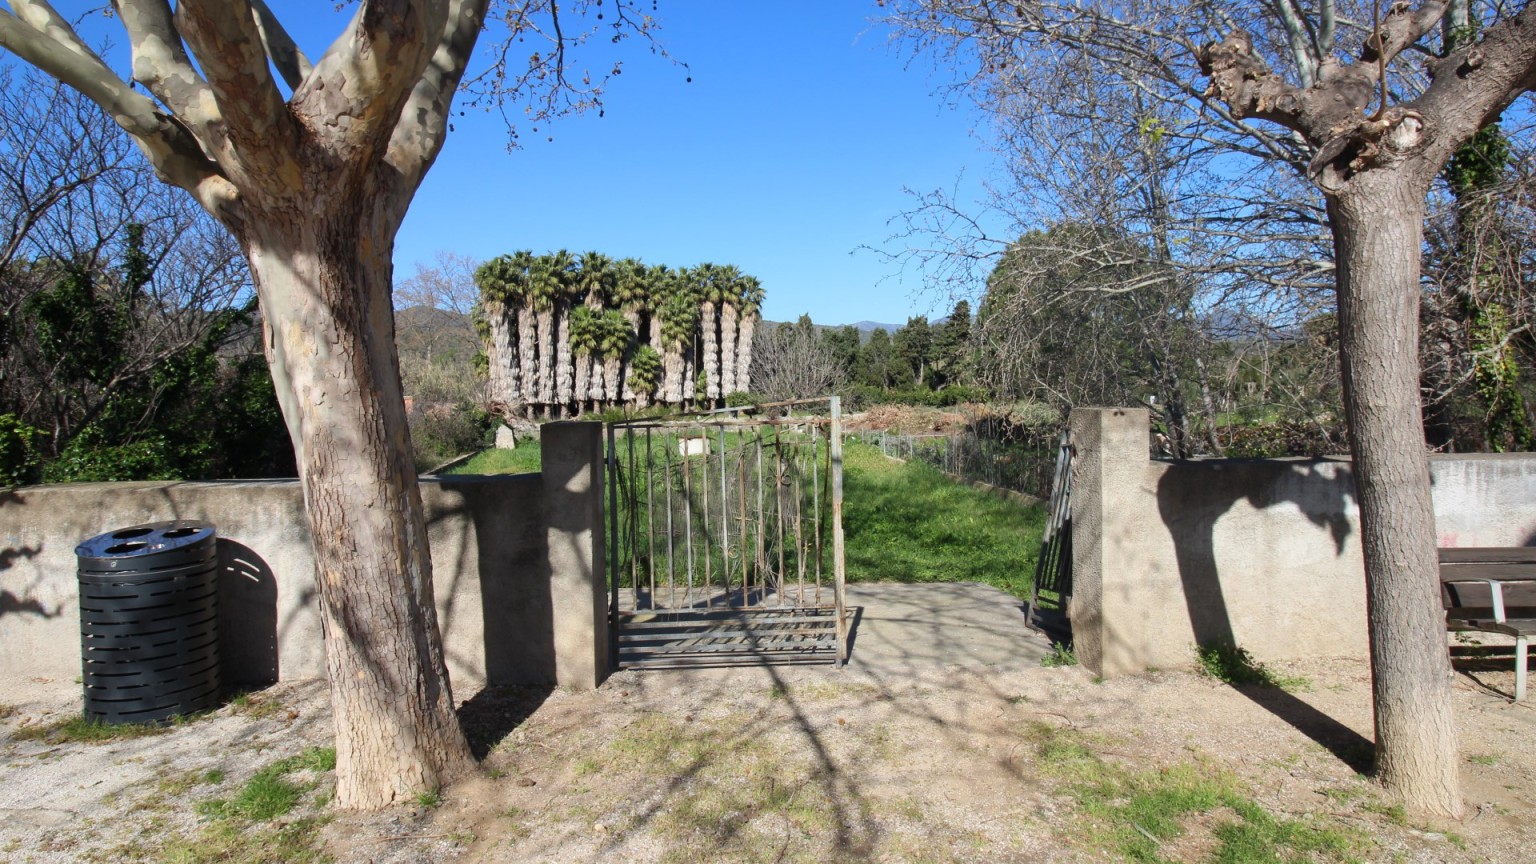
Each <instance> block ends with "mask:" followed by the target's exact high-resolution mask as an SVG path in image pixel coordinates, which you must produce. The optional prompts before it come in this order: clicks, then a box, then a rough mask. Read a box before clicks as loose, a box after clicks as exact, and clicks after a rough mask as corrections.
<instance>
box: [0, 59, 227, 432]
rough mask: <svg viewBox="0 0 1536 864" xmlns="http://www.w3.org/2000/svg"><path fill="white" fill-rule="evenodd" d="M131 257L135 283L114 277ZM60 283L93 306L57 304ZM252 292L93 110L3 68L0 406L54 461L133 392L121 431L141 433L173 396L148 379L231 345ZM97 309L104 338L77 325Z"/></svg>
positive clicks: (69, 301)
mask: <svg viewBox="0 0 1536 864" xmlns="http://www.w3.org/2000/svg"><path fill="white" fill-rule="evenodd" d="M127 255H132V256H138V258H137V261H138V264H137V270H138V272H137V274H136V275H132V274H125V273H123V272H122V270H121V267H120V262H121V261H122V260H123V258H124V257H125V256H127ZM129 281H132V282H133V283H134V284H127V283H128V282H129ZM66 282H67V283H71V284H72V285H73V290H76V291H83V292H84V294H82V295H81V298H84V299H89V300H90V301H91V302H90V303H89V304H85V305H82V304H81V303H80V302H78V300H79V299H81V298H76V297H74V296H66V293H65V283H66ZM250 295H251V284H250V277H249V275H248V273H247V270H246V267H245V261H244V258H243V257H242V256H241V255H240V252H239V249H238V248H237V247H236V246H235V244H234V242H233V241H232V240H231V238H230V237H229V235H228V233H227V232H225V231H223V230H222V229H220V228H219V227H218V226H217V225H214V224H213V223H212V221H211V220H210V219H208V217H207V216H206V215H204V214H203V213H202V211H201V210H200V209H198V208H197V206H196V205H195V204H193V203H192V202H191V201H189V200H187V199H186V196H184V195H180V194H178V193H176V192H174V191H173V190H170V189H167V188H165V187H164V186H163V185H161V184H159V183H157V182H155V180H154V178H153V177H152V176H151V171H150V168H149V166H148V165H147V164H146V163H145V162H144V160H143V159H142V157H140V156H139V154H138V153H137V152H135V151H134V149H133V146H132V144H131V142H130V141H129V139H128V138H127V136H125V135H123V133H122V132H121V131H120V130H119V129H117V127H116V126H114V125H113V124H112V123H111V121H110V120H108V119H107V118H106V117H104V116H102V114H101V112H100V111H99V110H98V109H97V108H96V107H95V106H94V105H92V104H90V102H89V101H88V100H86V99H85V98H84V97H82V96H80V95H79V94H78V93H76V92H75V91H73V90H71V89H69V88H67V87H65V86H64V85H62V84H60V83H58V82H57V81H54V80H53V79H50V78H48V77H47V76H45V75H42V74H41V73H38V72H35V71H26V70H18V69H11V68H4V69H0V308H3V318H0V411H5V412H10V413H15V414H16V415H18V416H19V417H20V418H21V419H22V420H24V421H26V422H28V423H30V424H32V425H34V426H36V427H38V428H40V429H43V430H44V431H45V432H46V433H47V436H48V437H47V441H46V443H45V444H44V447H45V448H46V449H47V451H48V452H49V455H51V456H53V457H57V456H58V455H59V454H60V452H61V451H63V450H64V449H65V448H66V447H68V446H69V444H70V443H71V441H73V440H74V439H75V437H76V436H77V435H78V434H79V433H80V432H81V430H82V429H84V428H86V427H87V426H89V425H90V424H91V423H92V422H94V421H95V420H96V419H97V418H98V416H99V415H100V413H101V412H102V411H104V410H106V409H107V407H108V406H109V405H110V404H112V403H113V400H114V398H115V397H117V396H118V395H119V394H121V393H123V392H124V391H126V390H129V389H133V390H134V391H135V392H136V394H138V395H139V396H140V397H143V398H144V404H143V405H142V407H141V408H140V411H141V414H140V416H138V417H137V418H136V420H135V418H124V419H125V422H126V423H127V424H128V427H129V428H127V429H126V432H127V433H128V434H134V433H135V431H143V429H144V428H145V427H146V426H147V424H149V423H150V422H151V420H152V418H153V415H154V412H155V408H156V406H157V405H158V404H160V402H161V401H162V400H163V399H164V398H165V397H166V396H168V395H174V394H168V393H166V392H165V391H166V388H167V387H168V386H169V385H168V384H167V383H166V382H165V381H163V380H161V376H157V375H156V374H155V372H156V370H159V369H161V368H163V365H164V364H165V363H166V362H167V361H168V360H171V359H172V358H177V357H181V356H183V355H185V354H187V352H189V351H192V350H194V349H200V348H204V347H212V348H219V347H220V346H222V345H225V344H227V342H228V340H230V339H233V338H236V337H238V336H239V335H240V331H239V330H237V329H229V328H228V327H227V325H228V318H227V313H228V312H229V311H230V310H231V309H232V308H236V307H238V306H240V305H241V304H243V303H244V302H246V300H248V299H249V297H250ZM87 306H89V308H86V307H87ZM45 307H46V308H47V309H48V310H49V314H47V315H43V314H42V313H43V310H44V308H45ZM98 314H100V315H103V316H110V317H113V318H115V319H119V320H116V321H115V322H114V323H113V324H112V326H111V327H110V328H109V329H110V330H111V333H112V335H111V336H109V335H108V334H107V333H106V332H104V331H103V330H102V329H101V328H92V327H91V326H90V322H88V321H86V320H85V319H86V318H87V317H89V316H94V315H98ZM45 319H47V320H45ZM54 319H57V320H54ZM66 329H67V330H70V332H68V333H66V332H63V331H64V330H66ZM76 331H78V332H76ZM87 331H90V332H87ZM210 340H212V342H213V343H215V344H213V345H210V344H209V343H210ZM86 363H97V364H98V365H96V366H95V367H94V368H90V369H85V368H83V366H82V364H86Z"/></svg>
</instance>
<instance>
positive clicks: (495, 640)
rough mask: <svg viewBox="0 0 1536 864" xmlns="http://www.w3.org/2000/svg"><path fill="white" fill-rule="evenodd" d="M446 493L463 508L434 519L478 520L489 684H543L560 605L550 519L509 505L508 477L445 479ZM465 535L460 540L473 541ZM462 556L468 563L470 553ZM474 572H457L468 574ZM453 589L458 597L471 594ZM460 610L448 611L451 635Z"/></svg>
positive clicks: (533, 497)
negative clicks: (553, 580)
mask: <svg viewBox="0 0 1536 864" xmlns="http://www.w3.org/2000/svg"><path fill="white" fill-rule="evenodd" d="M440 482H441V485H442V487H443V489H444V490H445V491H452V492H453V493H454V494H456V495H459V496H462V501H463V505H462V510H461V509H458V508H455V509H450V510H445V511H442V512H438V513H434V514H433V517H432V521H434V522H436V521H439V520H443V519H448V518H457V519H466V520H467V521H469V522H470V523H471V524H473V525H474V535H475V539H474V543H475V558H476V573H475V575H476V577H477V578H478V579H479V582H480V586H479V587H480V590H479V592H478V593H479V595H480V614H481V619H482V627H483V629H484V640H485V641H484V648H485V681H486V686H488V687H509V686H516V687H542V686H544V685H548V684H552V683H553V682H554V681H555V628H554V607H553V605H552V603H551V599H550V594H549V562H548V556H547V555H546V554H545V545H546V541H545V536H544V525H543V520H542V518H540V516H539V514H537V513H532V514H530V513H528V512H527V511H526V510H523V509H520V508H515V507H509V506H507V505H508V503H509V501H508V496H507V492H506V483H507V481H506V480H505V479H504V478H480V477H463V478H459V477H455V478H452V479H449V478H443V479H442V480H441V481H440ZM528 482H529V483H530V486H529V492H530V494H529V495H527V496H526V497H525V498H524V499H523V500H525V501H527V502H528V506H529V507H537V504H536V503H535V502H536V501H537V493H538V487H537V479H536V478H535V477H533V476H531V475H530V478H529V480H528ZM467 534H468V532H465V537H464V539H463V541H461V542H465V543H467V542H469V540H468V537H467ZM459 560H460V561H462V560H464V557H463V553H462V550H461V554H460V557H459ZM467 575H468V574H467V573H465V572H463V570H462V569H461V570H460V572H458V573H456V574H455V575H454V577H453V578H454V579H455V580H460V579H464V578H466V577H467ZM465 593H466V592H462V591H460V586H459V585H457V584H455V585H453V586H452V591H451V592H450V595H451V596H452V597H455V598H457V597H461V596H464V595H465ZM453 613H454V610H453V608H452V606H451V605H450V606H449V608H447V609H445V610H444V614H443V620H442V621H441V622H440V623H441V626H442V627H443V628H444V631H445V634H446V631H447V629H448V628H449V627H452V626H455V623H454V621H453Z"/></svg>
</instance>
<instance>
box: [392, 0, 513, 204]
mask: <svg viewBox="0 0 1536 864" xmlns="http://www.w3.org/2000/svg"><path fill="white" fill-rule="evenodd" d="M488 5H489V2H488V0H453V2H452V3H450V4H449V9H448V15H447V19H446V21H445V22H444V25H443V37H442V39H440V40H439V41H438V43H437V49H436V50H435V51H434V52H433V54H432V60H431V61H430V62H429V63H428V64H427V68H426V69H425V70H424V71H423V72H422V75H421V80H419V81H417V82H416V86H415V88H414V89H413V90H412V91H411V96H410V99H409V100H407V101H406V103H405V107H404V108H403V109H401V111H400V122H398V123H397V124H396V125H395V130H394V134H393V135H392V136H391V138H390V141H389V150H388V152H387V153H386V155H385V159H386V161H388V162H389V164H390V165H392V166H393V167H394V168H395V170H396V171H397V172H399V183H400V185H401V187H402V191H406V192H408V193H414V192H415V190H416V187H418V186H419V185H421V180H422V178H423V177H425V176H426V173H427V170H428V169H429V168H431V167H432V163H433V161H435V160H436V159H437V154H438V153H439V152H441V151H442V149H443V142H444V140H445V139H446V138H447V134H448V116H449V113H450V110H451V109H452V107H453V97H454V94H455V93H456V92H457V90H458V86H459V81H460V80H461V79H462V78H463V77H464V70H465V67H467V66H468V64H469V58H470V55H471V54H473V53H474V50H475V42H476V40H477V39H478V38H479V36H480V31H481V30H482V29H483V27H484V25H485V14H486V9H487V7H488ZM397 199H398V200H399V205H398V206H399V207H400V208H401V212H400V214H399V215H400V216H401V217H403V216H404V208H405V206H406V205H407V204H408V203H409V201H410V194H406V195H404V196H397Z"/></svg>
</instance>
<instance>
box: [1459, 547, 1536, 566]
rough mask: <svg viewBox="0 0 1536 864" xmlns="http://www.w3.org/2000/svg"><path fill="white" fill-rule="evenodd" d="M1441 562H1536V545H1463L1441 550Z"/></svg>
mask: <svg viewBox="0 0 1536 864" xmlns="http://www.w3.org/2000/svg"><path fill="white" fill-rule="evenodd" d="M1440 563H1441V564H1536V546H1463V547H1446V548H1442V549H1441V550H1440Z"/></svg>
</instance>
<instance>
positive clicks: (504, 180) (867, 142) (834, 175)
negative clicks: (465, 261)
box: [274, 0, 991, 324]
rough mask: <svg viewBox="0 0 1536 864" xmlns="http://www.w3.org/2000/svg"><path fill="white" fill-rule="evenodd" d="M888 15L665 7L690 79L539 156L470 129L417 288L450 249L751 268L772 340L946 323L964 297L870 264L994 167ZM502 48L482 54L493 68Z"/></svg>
mask: <svg viewBox="0 0 1536 864" xmlns="http://www.w3.org/2000/svg"><path fill="white" fill-rule="evenodd" d="M317 5H318V4H317ZM274 6H275V7H277V8H279V9H281V8H282V6H281V5H279V4H274ZM769 9H771V10H772V11H771V12H770V11H765V10H769ZM875 11H878V10H877V8H876V7H875V4H873V3H863V2H854V0H820V2H814V0H785V2H777V3H774V4H761V3H747V2H741V0H662V2H661V3H660V6H659V12H658V15H659V17H660V19H661V21H662V31H661V34H660V37H661V40H662V42H663V43H664V44H665V45H666V47H667V49H668V50H669V51H671V52H672V53H673V55H674V56H675V57H676V58H678V59H679V60H682V61H684V62H686V63H687V64H688V66H689V68H688V69H687V70H684V69H682V68H680V67H677V66H673V65H672V64H670V63H669V62H667V61H666V60H663V59H657V58H652V57H649V56H643V57H636V58H632V59H630V60H629V61H628V62H626V64H625V67H624V73H623V74H622V75H621V76H620V77H619V78H618V79H616V80H615V81H614V82H613V84H612V86H611V88H610V90H609V93H608V96H607V100H606V101H607V104H606V111H605V116H603V117H601V118H599V117H597V116H596V115H587V116H582V117H577V118H568V119H565V120H561V121H559V122H558V123H556V124H555V125H554V126H553V127H550V128H541V129H540V133H539V134H533V133H532V132H531V131H529V130H527V129H523V130H520V131H521V133H522V134H521V138H522V141H523V142H524V147H523V148H522V149H520V150H518V151H515V152H513V153H510V154H509V153H507V151H506V146H505V145H506V141H507V136H506V131H505V126H504V125H503V123H502V121H501V118H500V117H499V116H497V115H491V114H484V113H477V112H474V111H470V112H468V114H467V116H465V117H461V118H456V119H455V129H454V134H453V135H451V136H450V137H449V139H448V143H447V145H446V147H445V148H444V151H443V154H442V156H441V157H440V158H439V160H438V162H437V164H436V166H434V168H433V169H432V172H431V174H430V175H429V176H428V178H427V180H426V183H425V184H424V186H423V187H422V189H421V191H420V193H419V194H418V196H417V198H416V201H415V203H414V204H413V205H412V208H411V212H410V215H409V216H408V217H407V219H406V221H405V225H404V226H403V228H402V230H401V231H400V235H399V238H398V245H397V248H396V254H395V262H396V267H397V270H398V272H399V274H400V275H402V276H404V275H409V274H410V273H411V272H413V270H414V267H413V265H414V263H415V262H417V261H421V262H424V263H430V262H431V259H432V256H433V253H434V251H435V250H438V249H446V250H450V251H453V252H459V253H463V254H467V255H471V256H474V257H476V258H488V257H491V256H493V255H497V254H500V253H502V252H509V251H512V250H514V249H519V248H528V249H533V250H535V251H539V252H542V251H546V250H551V249H556V248H569V249H571V250H573V251H580V250H585V249H596V250H598V251H601V252H605V253H608V254H611V255H613V256H615V257H623V256H630V255H633V256H637V257H639V258H641V259H643V260H645V261H647V262H649V263H665V264H668V265H672V266H688V265H692V264H697V263H700V262H703V261H714V262H717V263H730V264H736V265H737V266H739V267H741V268H742V269H743V270H744V271H746V272H748V273H751V274H753V275H755V276H757V277H758V278H760V279H762V280H763V285H764V288H765V290H766V291H767V302H766V304H765V309H764V314H765V316H766V317H767V318H769V319H770V320H785V319H789V318H793V317H795V316H798V315H800V314H801V313H805V312H809V313H810V314H811V316H812V317H813V318H814V319H815V320H816V321H817V322H818V323H829V324H843V323H852V322H854V321H859V320H875V321H885V322H892V323H898V324H899V323H902V322H904V321H905V320H906V319H907V317H908V316H909V315H918V314H932V315H934V316H935V317H937V316H941V315H943V314H946V313H947V312H948V305H949V300H948V297H947V295H944V296H940V295H938V294H934V293H931V292H924V291H923V285H922V280H921V278H920V276H919V274H916V273H912V272H908V273H906V274H900V273H898V272H897V268H896V267H895V266H894V265H892V264H891V263H889V262H887V261H884V260H881V258H880V257H879V256H878V255H875V254H873V253H871V252H868V251H855V250H858V249H859V247H861V246H865V245H868V246H875V247H880V248H891V247H890V245H889V244H887V242H886V241H887V237H888V235H889V234H890V230H891V229H890V227H889V226H888V225H887V221H888V220H890V219H891V218H892V217H893V216H895V215H897V214H898V213H899V212H900V211H901V210H902V209H903V208H906V207H908V206H910V203H911V201H910V199H909V197H908V196H906V195H905V194H904V193H903V192H902V189H903V187H910V188H912V189H915V190H928V189H933V188H935V187H945V188H948V187H951V186H953V185H954V184H955V183H956V181H957V179H958V178H960V177H961V176H962V174H963V176H964V187H965V188H969V189H971V190H972V191H973V194H975V192H976V190H977V189H978V187H979V183H980V180H981V178H982V177H983V176H985V173H986V170H987V166H988V165H989V164H990V162H991V159H990V156H989V154H988V153H987V152H986V149H985V147H984V146H983V145H982V144H981V142H979V141H978V140H977V139H976V138H975V137H973V136H972V134H971V131H972V128H973V126H974V125H975V122H976V118H975V116H974V115H973V114H972V113H970V112H969V111H968V110H956V109H953V108H949V107H946V105H945V104H944V100H943V99H942V98H940V97H939V96H936V95H934V93H935V90H936V89H937V88H938V87H939V86H940V85H941V84H942V83H943V81H944V78H943V77H942V76H941V75H938V74H935V73H934V72H933V70H932V68H931V64H928V63H926V62H924V63H921V64H914V66H913V68H912V69H911V70H910V71H909V70H908V69H906V68H905V67H906V65H907V63H906V60H907V58H906V56H905V53H904V52H902V51H901V50H899V49H897V48H893V47H891V46H890V44H889V41H888V39H887V36H886V34H885V32H884V31H883V30H880V29H879V28H877V27H875V26H874V25H872V24H871V22H870V21H869V16H870V15H871V14H872V13H873V12H875ZM279 14H281V12H280V13H279ZM315 23H316V24H319V25H324V24H326V23H327V22H323V21H317V22H315ZM329 27H330V32H317V33H316V38H315V40H314V44H313V46H312V47H311V46H310V45H306V49H307V50H309V51H310V52H311V53H312V54H313V55H318V54H319V53H321V52H322V51H323V49H324V45H325V44H326V43H327V42H328V41H329V40H330V38H332V36H334V34H335V33H336V32H339V24H330V25H329ZM495 36H496V33H495V31H494V30H492V31H488V32H487V33H486V34H484V36H482V40H481V46H480V47H481V50H482V51H484V50H485V49H486V48H487V47H488V45H489V43H490V41H491V40H493V39H494V38H495ZM306 41H307V40H306ZM604 47H606V46H604ZM600 56H609V57H611V56H612V55H600ZM690 75H691V77H692V78H693V81H692V83H688V82H687V81H686V79H687V78H688V77H689V76H690ZM548 135H552V136H553V138H554V141H553V142H549V141H547V140H546V137H547V136H548ZM891 251H897V250H896V249H894V248H891Z"/></svg>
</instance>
